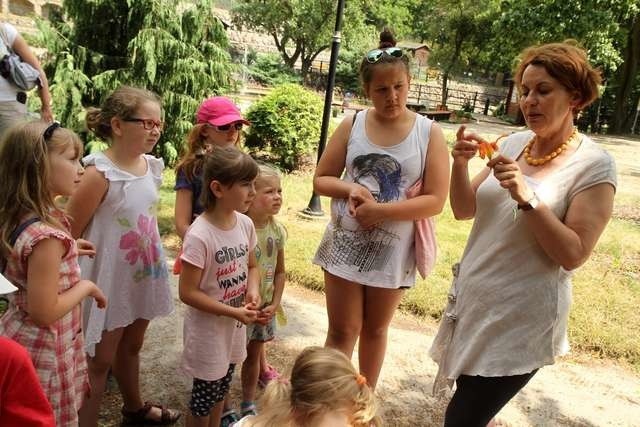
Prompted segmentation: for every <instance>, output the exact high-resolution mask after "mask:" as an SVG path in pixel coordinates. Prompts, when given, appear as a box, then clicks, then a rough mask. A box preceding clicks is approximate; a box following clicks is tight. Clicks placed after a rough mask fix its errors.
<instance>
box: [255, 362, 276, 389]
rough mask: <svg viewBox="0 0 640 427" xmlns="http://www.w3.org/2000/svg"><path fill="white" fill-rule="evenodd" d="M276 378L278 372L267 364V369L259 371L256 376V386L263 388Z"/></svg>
mask: <svg viewBox="0 0 640 427" xmlns="http://www.w3.org/2000/svg"><path fill="white" fill-rule="evenodd" d="M278 378H280V372H278V371H277V370H276V368H274V367H273V366H271V365H269V369H268V370H266V371H265V372H263V373H261V374H260V376H259V377H258V386H259V387H260V388H265V387H266V386H267V384H269V383H270V382H271V381H273V380H277V379H278Z"/></svg>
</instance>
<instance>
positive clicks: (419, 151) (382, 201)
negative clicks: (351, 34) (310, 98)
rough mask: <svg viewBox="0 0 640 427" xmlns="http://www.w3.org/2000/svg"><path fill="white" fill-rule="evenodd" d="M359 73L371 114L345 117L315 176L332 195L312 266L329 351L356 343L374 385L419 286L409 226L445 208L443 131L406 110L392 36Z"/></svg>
mask: <svg viewBox="0 0 640 427" xmlns="http://www.w3.org/2000/svg"><path fill="white" fill-rule="evenodd" d="M360 76H361V79H362V84H363V89H364V93H365V95H366V96H367V97H369V99H370V100H371V102H372V103H373V107H372V108H369V109H367V110H365V111H363V112H362V113H360V114H356V117H348V118H346V119H345V120H343V122H342V123H341V124H340V125H339V126H338V128H337V129H336V131H335V132H334V134H333V135H332V137H331V140H330V141H329V144H328V145H327V149H326V150H325V151H324V153H323V154H322V157H321V159H320V162H319V163H318V166H317V168H316V172H315V176H314V191H315V192H316V193H317V194H320V195H323V196H330V197H332V201H331V222H330V223H329V224H328V226H327V230H326V232H325V234H324V236H323V238H322V241H321V243H320V247H319V248H318V251H317V253H316V256H315V259H314V263H315V264H318V265H320V266H321V267H322V269H323V270H324V282H325V293H326V299H327V313H328V317H329V330H328V333H327V340H326V345H327V346H329V347H333V348H337V349H339V350H341V351H342V352H344V353H345V354H346V355H347V356H348V357H351V354H352V352H353V349H354V347H355V344H356V341H357V340H358V339H359V351H358V354H359V362H360V364H359V366H360V371H361V372H362V373H363V374H364V375H365V376H366V377H367V378H368V380H369V384H370V385H371V386H372V387H375V386H376V383H377V380H378V376H379V374H380V369H381V367H382V362H383V360H384V355H385V350H386V343H387V329H388V327H389V323H390V322H391V319H392V317H393V314H394V312H395V309H396V307H397V306H398V304H399V303H400V299H401V298H402V295H403V293H404V290H405V289H408V288H410V287H412V286H413V285H414V283H415V273H416V251H415V249H414V234H415V228H414V227H415V226H414V221H416V220H421V219H424V218H427V217H431V216H434V215H437V214H438V213H440V211H441V210H442V207H443V205H444V202H445V199H446V196H447V187H448V183H449V162H448V153H447V147H446V144H445V141H444V135H443V133H442V130H441V129H440V127H439V126H438V125H437V124H436V123H433V122H432V121H431V120H429V119H427V118H425V117H422V116H419V115H416V114H415V113H413V112H412V111H410V110H409V109H407V107H406V102H407V94H408V90H409V83H410V74H409V59H408V58H407V56H406V55H404V54H403V53H402V51H401V50H399V49H397V48H396V47H395V40H394V39H393V36H392V34H391V33H390V32H389V31H388V30H385V31H383V33H382V34H381V36H380V46H379V48H378V49H374V50H372V51H370V52H369V53H368V54H367V55H366V56H365V58H363V60H362V63H361V66H360ZM341 176H342V177H341ZM420 183H421V184H422V188H421V190H420V192H419V194H418V195H417V196H415V197H413V198H411V199H408V197H407V195H406V193H407V190H410V189H411V188H414V187H415V186H416V185H419V184H420ZM421 271H423V270H421Z"/></svg>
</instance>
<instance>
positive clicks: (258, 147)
mask: <svg viewBox="0 0 640 427" xmlns="http://www.w3.org/2000/svg"><path fill="white" fill-rule="evenodd" d="M322 105H323V101H322V99H321V98H320V97H319V96H318V95H316V94H315V93H314V92H311V91H310V90H307V89H305V88H303V87H302V86H300V85H296V84H285V85H281V86H278V87H276V88H275V89H273V90H272V91H271V93H269V95H267V96H265V97H264V98H262V99H261V100H259V101H258V102H256V103H255V104H253V105H252V106H251V108H250V109H249V111H248V112H247V119H248V120H249V121H250V122H251V126H250V127H249V133H248V134H247V138H246V141H245V145H246V146H247V147H248V148H249V149H250V150H252V151H253V153H254V154H255V153H258V152H259V153H260V154H266V155H267V157H269V160H270V161H271V162H273V163H275V164H277V165H278V166H280V167H281V168H282V169H284V170H286V171H288V172H291V171H293V170H295V169H297V168H298V167H299V166H300V165H301V164H302V162H303V160H304V159H305V157H308V156H309V155H311V154H312V153H313V151H314V149H315V148H316V145H317V144H318V141H319V139H320V125H321V123H322Z"/></svg>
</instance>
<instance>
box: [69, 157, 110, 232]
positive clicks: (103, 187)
mask: <svg viewBox="0 0 640 427" xmlns="http://www.w3.org/2000/svg"><path fill="white" fill-rule="evenodd" d="M108 189H109V181H107V180H106V178H105V177H104V175H102V172H100V171H98V169H96V168H95V167H94V166H89V167H88V168H87V169H86V170H85V172H84V175H83V176H82V180H81V181H80V184H79V185H78V188H76V190H75V191H74V192H73V195H72V196H71V197H70V198H69V203H68V204H67V213H68V214H69V219H70V221H71V234H72V235H73V237H74V238H76V239H77V238H78V237H81V236H82V233H83V232H84V229H85V228H87V225H88V224H89V222H90V221H91V218H93V215H94V214H95V212H96V210H97V209H98V206H100V203H102V199H103V198H104V196H105V194H107V190H108Z"/></svg>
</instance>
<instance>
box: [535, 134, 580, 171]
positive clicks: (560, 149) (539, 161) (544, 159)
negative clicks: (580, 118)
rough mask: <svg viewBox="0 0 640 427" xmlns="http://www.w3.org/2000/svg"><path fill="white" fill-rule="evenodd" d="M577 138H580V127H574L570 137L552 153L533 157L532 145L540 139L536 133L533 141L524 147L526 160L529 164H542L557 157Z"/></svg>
mask: <svg viewBox="0 0 640 427" xmlns="http://www.w3.org/2000/svg"><path fill="white" fill-rule="evenodd" d="M577 138H578V129H576V128H573V132H571V135H569V138H567V140H566V141H565V142H563V143H562V144H560V145H559V146H558V148H556V149H555V150H553V151H552V152H551V153H549V154H547V155H546V156H544V157H538V158H533V157H531V154H530V152H531V147H533V144H535V143H536V141H537V140H538V136H537V135H536V136H534V137H533V138H531V141H529V142H528V143H527V145H526V147H524V160H525V161H526V162H527V164H528V165H531V166H542V165H544V164H545V163H547V162H549V161H551V160H552V159H555V158H556V157H558V156H559V155H560V154H562V152H563V151H565V150H566V149H567V148H569V145H571V144H572V143H573V141H574V140H575V139H577Z"/></svg>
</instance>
